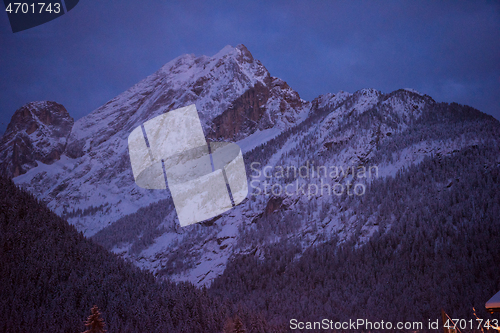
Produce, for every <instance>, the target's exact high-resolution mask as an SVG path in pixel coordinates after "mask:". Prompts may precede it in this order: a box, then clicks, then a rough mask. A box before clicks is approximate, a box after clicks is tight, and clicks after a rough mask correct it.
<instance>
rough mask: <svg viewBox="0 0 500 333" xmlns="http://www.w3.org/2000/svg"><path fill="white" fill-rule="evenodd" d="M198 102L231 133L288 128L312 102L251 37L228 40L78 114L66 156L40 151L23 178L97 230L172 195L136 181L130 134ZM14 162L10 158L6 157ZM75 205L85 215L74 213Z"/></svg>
mask: <svg viewBox="0 0 500 333" xmlns="http://www.w3.org/2000/svg"><path fill="white" fill-rule="evenodd" d="M193 103H194V104H196V107H197V109H198V112H199V115H200V119H201V121H202V125H203V129H204V131H205V134H206V136H207V138H208V139H210V140H226V141H227V140H240V139H243V138H245V137H246V136H248V135H250V134H252V133H254V132H256V131H265V130H269V129H274V130H275V131H278V132H279V131H282V130H285V129H287V128H289V127H290V126H292V125H293V124H294V123H297V122H300V121H301V120H303V119H304V118H305V117H306V116H307V114H308V111H309V109H310V105H309V103H308V102H305V101H303V100H302V99H300V97H299V95H298V94H297V93H296V92H295V91H293V90H292V89H291V88H290V87H289V86H288V85H287V84H286V83H285V82H283V81H282V80H280V79H277V78H274V77H272V76H270V74H269V72H268V71H267V70H266V68H265V67H264V66H263V65H262V64H261V63H260V61H258V60H255V59H254V58H253V57H252V55H251V54H250V52H249V51H248V50H247V49H246V47H245V46H243V45H239V46H237V47H236V48H233V47H231V46H226V47H225V48H224V49H222V50H221V51H220V52H219V53H217V54H216V55H215V56H213V57H207V56H201V57H195V56H194V55H183V56H180V57H178V58H176V59H174V60H172V61H170V62H169V63H167V64H166V65H165V66H163V67H162V68H161V69H160V70H158V71H157V72H156V73H154V74H152V75H150V76H149V77H147V78H146V79H144V80H143V81H141V82H139V83H138V84H137V85H135V86H134V87H132V88H130V89H129V90H127V91H126V92H124V93H122V94H121V95H119V96H117V97H116V98H114V99H112V100H111V101H109V102H108V103H106V104H105V105H103V106H102V107H100V108H98V109H97V110H95V111H94V112H92V113H91V114H89V115H88V116H86V117H84V118H82V119H80V120H78V121H77V122H76V123H75V124H74V126H73V128H72V130H71V134H70V135H69V138H68V139H67V145H66V146H65V149H64V152H63V154H62V156H61V158H60V160H58V161H57V162H56V163H52V164H50V165H47V163H49V162H48V161H47V160H44V159H39V158H38V155H35V156H34V157H33V159H35V160H38V162H36V163H35V162H33V163H31V164H30V165H29V167H32V169H30V170H28V172H26V173H25V174H23V175H21V176H19V177H17V178H16V179H15V181H16V183H17V184H20V185H22V186H23V187H24V188H26V189H28V190H29V191H31V192H32V193H34V194H36V195H37V196H38V197H39V198H41V199H43V200H45V201H46V202H48V205H49V207H50V208H51V209H53V210H54V211H55V212H56V213H58V214H61V215H63V216H66V217H68V218H69V221H70V222H71V223H74V224H75V225H76V226H77V228H78V229H79V230H82V231H83V232H84V233H85V234H86V235H92V234H94V233H95V232H97V231H98V230H100V229H102V228H103V227H105V226H106V225H108V224H109V223H111V222H113V221H115V220H116V219H118V218H120V217H121V216H124V215H126V214H129V213H132V212H134V211H136V210H137V209H138V208H140V207H142V206H145V205H148V204H149V203H152V202H156V201H158V200H160V199H164V198H168V197H169V194H168V192H167V191H153V190H144V189H141V188H138V187H137V186H136V184H135V183H134V179H133V176H132V172H131V168H130V160H129V155H128V148H127V137H128V135H129V134H130V132H131V131H132V129H134V128H135V127H137V126H139V125H141V124H142V123H144V122H145V121H146V120H148V119H151V118H153V117H155V116H157V115H160V114H162V113H165V112H167V111H169V110H172V109H176V108H179V107H183V106H186V105H189V104H193ZM51 140H52V139H51V137H48V141H49V142H52V141H51ZM61 152H62V151H61ZM58 157H59V156H58ZM11 164H12V162H11V161H9V160H8V158H5V159H3V165H11ZM36 165H37V167H35V166H36ZM33 167H34V168H33ZM27 169H28V167H26V168H25V169H23V170H24V171H26V170H27ZM18 174H19V173H18ZM18 174H14V175H18ZM74 211H83V212H84V214H83V215H84V216H79V217H78V218H72V217H73V216H74V214H72V213H73V212H74Z"/></svg>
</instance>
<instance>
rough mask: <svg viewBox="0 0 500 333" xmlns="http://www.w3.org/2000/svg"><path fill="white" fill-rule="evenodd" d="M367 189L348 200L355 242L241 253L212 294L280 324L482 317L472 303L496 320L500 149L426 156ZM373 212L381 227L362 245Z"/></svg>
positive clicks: (499, 281) (499, 260) (290, 244)
mask: <svg viewBox="0 0 500 333" xmlns="http://www.w3.org/2000/svg"><path fill="white" fill-rule="evenodd" d="M367 192H368V193H369V195H366V197H365V198H363V200H357V201H353V202H350V203H349V202H344V205H345V207H351V208H352V209H353V211H355V214H356V216H357V220H358V222H357V223H358V224H359V230H358V234H357V235H354V236H353V237H352V240H351V241H347V242H343V243H341V244H339V243H338V241H337V240H336V239H335V236H333V237H332V238H331V240H330V241H328V242H326V243H324V244H321V245H318V246H314V247H310V248H308V249H307V250H305V251H302V249H301V247H300V245H299V244H298V243H294V242H293V241H291V240H289V241H288V242H286V243H285V242H281V243H277V244H275V245H270V246H267V247H265V248H261V251H262V255H261V258H262V257H264V258H265V259H264V260H262V259H261V258H258V257H257V256H255V255H253V254H252V255H246V256H239V257H236V258H235V259H234V260H233V261H232V262H230V263H229V264H228V266H227V269H226V271H225V272H224V274H223V275H222V276H221V277H219V278H218V279H216V280H215V281H214V283H213V285H212V287H211V290H210V291H211V293H212V294H213V295H224V296H227V297H229V298H230V299H231V301H233V302H240V304H242V305H244V306H247V307H251V308H258V309H261V310H262V311H263V312H264V313H265V315H266V319H267V320H274V321H282V322H288V321H289V320H290V319H291V318H297V319H299V320H302V321H314V320H321V319H322V318H329V319H332V320H349V319H355V318H365V319H369V320H372V321H377V320H379V321H380V320H385V321H393V322H395V321H402V320H419V321H425V322H427V320H428V319H432V320H436V319H437V318H440V317H439V316H440V309H441V308H444V309H445V310H446V311H447V312H448V313H449V314H450V315H451V316H452V318H463V319H467V320H469V319H474V320H475V317H474V316H473V311H472V308H473V307H475V308H476V309H477V312H478V315H479V316H480V317H481V318H485V319H486V318H491V317H490V315H489V314H487V313H486V312H485V310H484V304H485V302H486V301H487V300H488V299H489V298H490V297H491V296H493V295H494V294H495V293H496V292H497V291H498V290H500V271H499V267H500V242H499V241H498V240H499V239H500V160H499V157H498V148H497V147H488V146H476V147H471V148H469V149H467V150H464V151H461V152H457V153H455V154H453V155H451V156H447V157H442V158H441V157H438V156H435V157H433V158H427V159H426V160H424V161H423V162H422V163H421V164H419V165H418V166H413V167H411V168H409V169H406V170H404V171H401V172H399V173H398V174H397V176H396V177H395V178H391V177H389V178H384V179H379V180H376V181H375V182H374V183H373V184H371V188H370V189H369V191H367ZM373 216H377V217H376V218H373ZM368 217H371V219H372V220H371V222H370V223H371V224H372V225H374V226H378V228H377V231H376V232H375V234H374V235H373V237H372V238H371V239H370V240H369V241H368V242H367V243H365V244H363V245H361V244H360V243H359V241H358V240H359V233H360V232H361V226H363V225H365V224H366V223H367V222H369V221H367V219H368ZM264 222H265V221H262V223H264ZM284 222H286V221H284ZM263 276H265V278H264V279H263V278H262V277H263ZM495 317H496V318H498V315H496V316H495Z"/></svg>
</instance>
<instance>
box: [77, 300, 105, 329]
mask: <svg viewBox="0 0 500 333" xmlns="http://www.w3.org/2000/svg"><path fill="white" fill-rule="evenodd" d="M91 311H92V314H91V315H90V316H89V317H88V318H87V322H86V323H85V327H87V328H88V329H87V330H86V331H85V332H83V333H104V332H106V330H105V329H104V326H105V325H106V323H105V322H104V320H103V319H102V318H101V313H100V312H99V308H98V307H97V305H94V306H93V307H92V309H91Z"/></svg>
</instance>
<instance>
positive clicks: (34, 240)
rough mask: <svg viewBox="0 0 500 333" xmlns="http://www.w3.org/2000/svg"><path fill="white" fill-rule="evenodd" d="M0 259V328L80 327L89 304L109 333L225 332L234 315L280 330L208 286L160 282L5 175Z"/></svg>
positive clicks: (0, 182) (0, 184) (0, 193)
mask: <svg viewBox="0 0 500 333" xmlns="http://www.w3.org/2000/svg"><path fill="white" fill-rule="evenodd" d="M0 265H1V270H0V295H2V297H0V309H2V311H0V332H9V333H15V332H81V331H83V330H84V325H83V323H84V320H85V319H86V318H87V316H88V313H89V309H90V308H91V307H92V306H93V305H94V304H95V305H98V306H99V308H100V309H101V311H102V313H103V319H104V320H105V322H106V324H107V326H106V328H107V330H108V332H109V333H113V332H223V330H224V327H225V326H227V325H228V324H227V323H228V321H229V322H231V320H232V319H231V318H234V316H235V315H238V317H239V318H244V320H245V321H246V322H250V321H251V322H254V323H257V324H256V326H255V327H253V326H252V327H250V328H249V329H248V332H280V330H279V329H278V328H276V327H273V326H270V325H269V324H267V323H266V322H265V321H264V320H263V318H262V317H261V316H259V314H258V313H255V314H254V312H253V311H247V310H244V309H243V308H242V307H240V308H236V307H234V306H233V305H232V304H231V303H229V302H227V301H224V300H222V299H221V298H219V297H212V296H209V295H208V293H207V290H206V289H201V290H200V289H197V288H195V287H194V286H192V285H191V284H188V283H179V284H175V283H172V282H168V281H164V282H158V281H157V280H156V279H155V278H154V277H153V276H152V275H151V274H149V273H146V272H143V271H141V270H139V269H138V268H136V267H134V266H132V265H131V264H129V263H126V262H125V261H123V260H121V259H120V258H118V257H117V256H116V255H114V254H112V253H109V252H107V251H106V250H105V249H104V248H102V247H101V246H99V245H97V244H95V243H93V242H92V241H90V240H88V239H86V238H85V237H84V236H83V235H82V234H81V233H78V232H77V231H76V229H75V228H74V227H73V226H70V225H69V224H68V223H67V222H66V221H65V220H63V219H61V218H60V217H58V216H57V215H56V214H54V213H52V212H51V211H50V210H49V209H48V208H47V207H46V206H45V205H43V204H42V203H41V202H40V201H38V200H37V199H36V198H34V197H33V196H32V195H31V194H29V193H27V192H24V191H22V190H21V189H19V188H17V187H16V185H15V184H14V183H13V182H12V181H11V180H8V179H6V178H4V177H0ZM229 326H230V325H229ZM249 326H250V325H249ZM226 332H230V331H227V330H226Z"/></svg>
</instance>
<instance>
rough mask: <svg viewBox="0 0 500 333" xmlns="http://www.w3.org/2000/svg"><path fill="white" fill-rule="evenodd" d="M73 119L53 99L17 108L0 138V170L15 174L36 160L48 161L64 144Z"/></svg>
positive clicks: (26, 169)
mask: <svg viewBox="0 0 500 333" xmlns="http://www.w3.org/2000/svg"><path fill="white" fill-rule="evenodd" d="M73 123H74V120H73V118H71V117H70V115H69V113H68V111H67V110H66V109H65V108H64V106H62V105H61V104H58V103H56V102H49V101H44V102H31V103H28V104H26V105H24V106H23V107H21V108H20V109H18V110H17V111H16V112H15V113H14V115H13V116H12V119H11V122H10V123H9V126H8V127H7V130H6V131H5V133H4V135H3V136H2V138H1V139H0V160H1V161H2V163H1V165H0V170H1V172H2V173H3V174H5V175H7V176H9V177H17V176H19V175H22V174H24V173H26V172H27V171H28V170H29V169H31V168H34V167H37V166H38V162H37V161H39V162H42V163H44V164H52V163H54V162H55V161H57V160H59V158H60V157H61V155H62V154H63V152H64V150H65V148H66V142H67V138H68V136H69V134H70V132H71V129H72V127H73Z"/></svg>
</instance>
